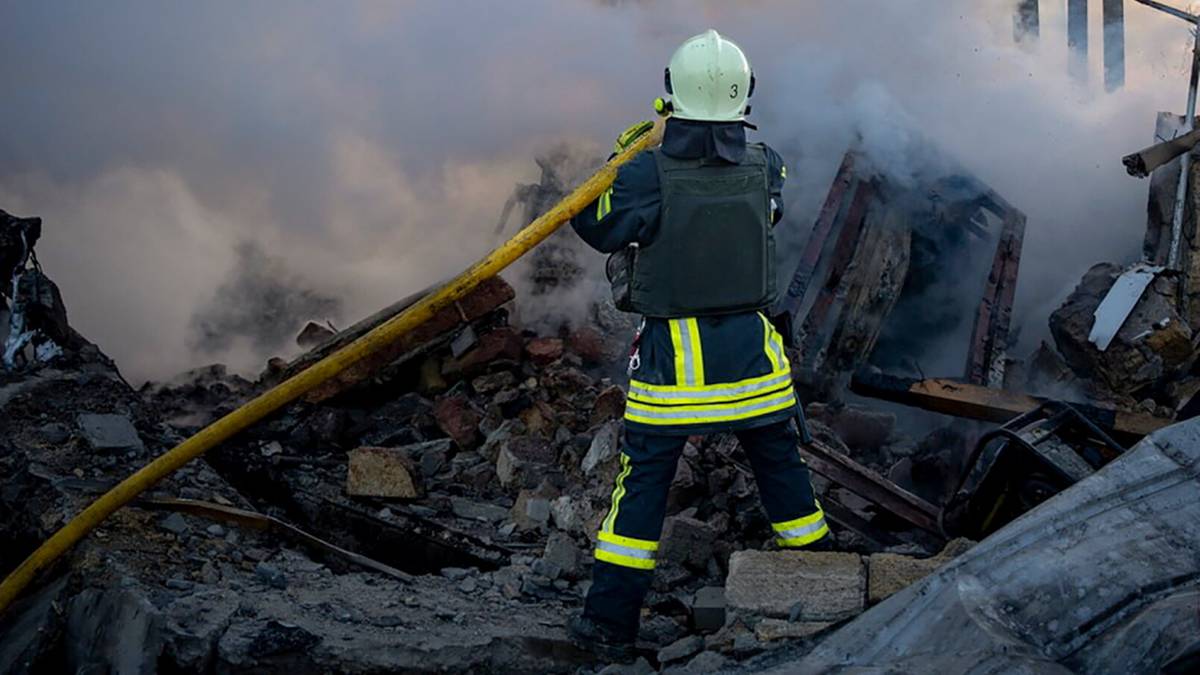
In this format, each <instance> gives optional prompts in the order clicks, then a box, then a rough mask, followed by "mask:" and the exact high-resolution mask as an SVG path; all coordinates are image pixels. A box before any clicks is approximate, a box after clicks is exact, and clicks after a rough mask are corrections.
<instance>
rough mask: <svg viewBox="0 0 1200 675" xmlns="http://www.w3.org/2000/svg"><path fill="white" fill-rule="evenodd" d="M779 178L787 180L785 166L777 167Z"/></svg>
mask: <svg viewBox="0 0 1200 675" xmlns="http://www.w3.org/2000/svg"><path fill="white" fill-rule="evenodd" d="M779 177H780V178H787V165H783V166H780V167H779Z"/></svg>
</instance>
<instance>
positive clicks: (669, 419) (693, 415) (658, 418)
mask: <svg viewBox="0 0 1200 675" xmlns="http://www.w3.org/2000/svg"><path fill="white" fill-rule="evenodd" d="M749 402H750V403H753V404H755V405H754V406H749V407H745V408H738V407H733V408H728V407H727V408H720V407H716V406H711V407H710V406H679V407H672V408H651V407H647V406H642V405H638V404H636V403H635V402H633V401H630V402H629V404H628V405H627V406H626V407H625V419H626V420H628V421H630V422H637V423H639V424H648V425H653V426H673V425H678V424H708V423H713V422H733V421H737V420H744V419H749V418H751V417H759V416H761V415H768V414H770V413H773V412H778V411H780V410H786V409H787V408H791V407H793V406H795V405H796V397H795V396H794V395H793V393H792V391H790V390H789V391H788V393H787V396H785V397H780V398H766V399H765V400H764V399H763V398H759V399H752V400H751V401H749Z"/></svg>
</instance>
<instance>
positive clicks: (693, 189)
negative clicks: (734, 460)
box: [569, 30, 830, 657]
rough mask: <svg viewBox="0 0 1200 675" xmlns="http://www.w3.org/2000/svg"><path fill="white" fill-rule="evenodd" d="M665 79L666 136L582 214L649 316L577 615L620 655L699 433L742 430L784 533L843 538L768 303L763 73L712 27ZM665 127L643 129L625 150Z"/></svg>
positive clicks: (592, 241)
mask: <svg viewBox="0 0 1200 675" xmlns="http://www.w3.org/2000/svg"><path fill="white" fill-rule="evenodd" d="M665 79H666V89H667V93H668V94H669V95H670V100H669V101H666V100H664V99H659V100H658V101H656V103H655V105H656V107H657V108H658V109H659V110H660V112H664V111H666V110H669V111H670V113H671V117H670V118H669V119H668V120H667V122H666V129H665V131H664V136H663V142H662V146H661V147H660V148H658V149H656V150H653V151H648V152H644V153H642V154H641V155H639V156H637V157H636V158H634V159H633V160H632V161H630V162H629V163H627V164H625V165H624V166H622V167H621V169H620V170H619V172H618V174H617V178H616V181H615V182H614V183H613V186H612V187H611V188H610V189H609V190H608V191H607V192H605V193H604V194H603V195H601V197H600V198H599V199H597V200H596V202H594V203H593V204H592V205H591V206H590V207H588V208H586V209H584V210H583V212H581V213H580V214H579V215H578V216H576V217H575V219H574V220H572V226H573V227H574V228H575V231H576V232H577V233H578V234H579V235H580V237H581V238H582V239H583V240H584V241H585V242H587V243H588V244H589V245H590V246H592V247H593V248H595V249H597V250H598V251H600V252H603V253H611V254H612V255H611V256H610V259H609V263H608V271H609V279H610V281H611V282H612V284H613V293H614V297H615V299H616V302H617V306H618V308H619V309H622V310H625V311H631V312H635V313H638V314H641V315H642V316H643V319H642V322H641V327H640V329H639V331H638V333H637V336H636V337H635V338H634V346H633V349H632V351H631V358H630V363H629V373H630V383H629V396H628V403H627V406H626V411H625V444H624V447H623V451H622V453H621V455H620V471H619V473H618V475H617V477H616V484H615V485H614V487H613V492H612V503H611V507H610V510H609V512H608V514H607V517H605V519H604V521H603V522H602V524H601V527H600V532H599V533H598V535H597V543H596V549H595V558H596V563H595V567H594V571H593V584H592V587H591V590H590V591H589V592H588V596H587V599H586V601H585V604H584V609H583V613H582V615H581V616H579V617H576V618H575V619H573V620H572V621H571V623H570V625H569V629H570V632H571V635H572V636H573V637H574V638H575V640H576V641H578V642H580V643H583V644H584V645H586V646H591V647H597V648H601V649H603V650H605V651H606V652H607V653H608V654H610V655H613V656H617V657H627V656H629V655H631V654H632V647H633V644H634V640H635V638H636V636H637V631H638V619H639V615H640V613H641V606H642V603H643V601H644V600H645V597H646V593H647V592H648V590H649V588H650V583H651V578H652V575H653V571H654V565H655V553H656V551H657V550H658V547H659V537H660V534H661V532H662V525H663V517H664V512H665V509H666V503H667V490H668V488H669V487H670V484H671V480H672V478H673V477H674V475H675V469H676V464H677V463H678V461H679V456H680V454H681V453H682V451H683V447H684V444H685V443H686V442H687V437H688V436H690V435H693V434H708V433H714V432H726V431H727V432H733V433H734V434H736V435H737V437H738V439H739V440H740V442H741V444H742V447H743V448H744V449H745V451H746V454H747V456H748V457H749V460H750V464H751V467H752V468H753V470H754V475H755V479H756V481H757V483H758V486H759V491H760V493H761V494H762V501H763V506H764V508H765V510H766V512H767V515H768V516H769V518H770V521H771V525H772V527H773V529H774V534H775V537H776V541H777V542H778V544H779V545H780V546H782V547H786V548H809V549H813V548H828V546H829V541H830V538H829V537H828V536H827V535H828V534H829V528H828V526H827V525H826V523H825V516H824V513H823V512H822V511H821V508H820V506H819V504H818V503H817V501H816V499H815V497H814V494H813V488H812V483H811V481H810V477H809V472H808V468H807V466H806V465H805V464H804V462H803V461H802V460H801V458H800V455H799V453H798V450H797V442H798V432H799V433H805V432H804V430H803V418H802V417H800V416H799V410H800V409H799V404H798V402H797V399H796V393H795V390H794V389H793V386H792V379H791V370H790V367H789V364H788V358H787V355H786V353H785V352H784V345H783V339H782V336H781V335H780V333H779V332H778V331H777V330H776V329H775V328H774V326H773V325H772V323H771V321H770V320H768V317H767V315H766V314H765V313H764V312H765V311H766V310H767V308H768V307H769V306H770V305H771V304H772V301H773V300H774V299H775V296H776V290H775V284H776V281H775V278H776V274H775V261H774V238H773V233H772V229H773V227H774V225H775V223H777V222H779V220H780V218H782V216H783V198H782V189H783V182H784V180H785V179H786V178H787V168H786V167H785V166H784V164H783V160H782V159H781V158H780V156H779V155H778V154H777V153H776V152H775V151H774V150H772V149H771V148H769V147H767V146H766V145H763V144H761V143H747V142H746V128H747V127H750V128H754V127H753V126H752V125H750V124H748V123H747V122H746V121H745V116H746V114H747V113H748V112H749V109H750V107H749V105H747V99H749V97H750V96H751V94H753V93H754V74H753V73H752V71H751V69H750V63H749V61H748V60H747V59H746V56H745V54H744V53H743V52H742V50H741V49H740V48H739V47H738V46H737V45H736V44H734V43H733V42H732V41H730V40H728V39H726V38H724V37H722V36H721V35H719V34H718V33H717V32H716V31H714V30H709V31H707V32H705V33H703V34H701V35H697V36H695V37H692V38H690V39H688V40H687V41H685V42H684V43H683V45H682V46H680V47H679V49H678V50H676V52H675V54H674V56H672V58H671V61H670V65H669V67H668V68H667V70H666V77H665ZM651 126H652V125H651V124H650V123H649V122H641V123H639V124H635V125H633V126H632V127H630V128H629V129H628V130H626V131H625V132H624V133H622V134H621V136H620V137H619V138H618V139H617V143H616V146H615V148H614V151H615V152H620V151H621V150H623V149H624V148H626V147H628V146H629V145H630V144H632V143H633V142H634V141H635V140H636V139H637V138H638V137H639V136H640V135H641V134H643V133H646V132H647V131H649V129H650V128H651ZM793 421H795V425H793ZM797 427H799V430H798V429H797Z"/></svg>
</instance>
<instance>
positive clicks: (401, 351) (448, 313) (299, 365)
mask: <svg viewBox="0 0 1200 675" xmlns="http://www.w3.org/2000/svg"><path fill="white" fill-rule="evenodd" d="M424 293H425V292H424V291H423V292H421V293H418V294H415V295H413V296H409V297H408V298H406V299H405V300H402V301H400V302H398V303H396V304H394V305H392V306H391V307H388V308H387V309H385V310H383V311H381V312H378V313H376V314H374V315H373V316H371V317H369V318H367V319H364V320H363V321H360V322H359V323H357V324H355V325H354V326H351V327H350V328H349V329H347V330H345V331H342V332H341V333H338V334H337V335H335V336H334V337H333V338H331V339H330V340H329V341H327V342H325V343H324V344H322V345H320V346H318V347H316V348H314V349H313V350H312V351H310V352H308V353H307V354H304V355H303V356H301V357H299V358H298V359H296V360H295V361H293V362H292V363H290V364H288V367H287V369H286V370H285V373H284V374H285V376H288V377H290V376H291V375H294V374H295V373H298V372H300V371H302V370H304V369H305V368H307V367H308V366H310V365H312V364H313V363H316V362H317V361H319V360H320V359H322V358H324V357H325V356H328V355H329V354H332V353H333V352H335V351H337V350H338V349H339V348H340V347H342V346H344V345H346V344H348V343H350V342H352V341H353V340H355V339H357V338H358V337H360V336H362V335H364V334H366V333H367V332H369V331H370V330H371V329H373V328H375V327H376V326H378V325H380V324H383V323H384V322H386V321H388V320H389V319H391V318H392V317H394V316H396V315H397V314H399V313H400V312H402V311H403V310H404V309H406V308H407V307H408V306H409V305H411V304H412V303H414V302H416V301H417V300H419V299H420V298H421V297H423V295H424ZM515 296H516V294H515V293H514V292H513V288H512V286H509V285H508V282H506V281H504V280H503V279H501V278H500V277H493V278H491V279H488V280H487V281H485V282H483V283H482V284H480V285H479V286H478V287H477V288H476V289H475V290H473V291H471V293H470V294H469V295H467V296H466V297H465V298H463V299H462V300H459V301H458V302H456V303H454V304H453V305H452V306H450V307H446V308H444V309H442V310H441V311H439V312H438V313H437V314H435V315H434V316H433V318H431V319H430V320H429V321H426V322H425V323H424V324H421V325H420V326H418V327H417V328H415V329H414V330H412V331H411V332H409V333H407V334H406V335H404V336H402V337H401V338H400V339H398V340H396V341H395V342H393V343H392V344H390V345H388V346H387V347H384V348H383V349H380V350H378V351H376V352H375V353H374V354H372V355H371V356H368V357H367V358H364V359H362V360H361V361H359V362H358V363H355V364H354V365H352V366H350V367H349V368H347V369H346V370H345V371H343V372H342V373H341V374H340V375H338V376H337V377H334V378H333V379H331V380H329V381H328V382H326V383H325V384H323V385H321V386H320V387H317V388H316V389H314V390H313V391H312V392H311V393H309V394H308V396H306V397H305V400H307V401H309V402H312V403H319V402H321V401H326V400H329V399H331V398H333V397H334V396H337V395H338V394H340V393H342V392H344V391H346V390H347V389H349V388H351V387H353V386H354V385H356V384H358V383H359V382H362V381H364V380H366V379H367V378H369V377H371V376H372V375H373V374H374V373H377V372H379V371H380V370H381V369H383V368H384V367H386V366H388V365H389V364H392V363H394V362H396V361H397V360H400V359H408V358H411V357H412V356H414V355H417V354H420V353H423V351H425V350H424V349H422V347H423V346H426V345H428V344H429V343H431V342H434V341H435V340H439V339H442V340H448V339H450V338H451V337H452V335H453V333H454V332H455V331H457V330H460V329H462V328H464V327H466V326H467V325H469V324H471V323H472V322H475V321H478V320H480V319H483V318H484V317H486V316H487V315H489V314H490V313H492V312H493V311H495V310H496V309H498V308H499V307H500V306H501V305H503V304H505V303H507V302H509V301H510V300H512V299H513V298H514V297H515Z"/></svg>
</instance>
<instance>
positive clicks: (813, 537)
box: [775, 522, 829, 548]
mask: <svg viewBox="0 0 1200 675" xmlns="http://www.w3.org/2000/svg"><path fill="white" fill-rule="evenodd" d="M827 534H829V526H828V525H826V524H825V523H824V522H822V523H821V527H820V528H818V529H817V530H815V531H813V532H812V533H809V534H805V535H803V536H800V537H791V538H788V539H784V538H783V537H779V538H777V539H776V540H775V542H776V543H777V544H779V545H780V546H783V547H786V548H796V547H798V546H808V545H809V544H811V543H813V542H814V541H817V540H819V539H820V538H821V537H824V536H825V535H827Z"/></svg>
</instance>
